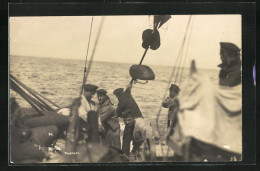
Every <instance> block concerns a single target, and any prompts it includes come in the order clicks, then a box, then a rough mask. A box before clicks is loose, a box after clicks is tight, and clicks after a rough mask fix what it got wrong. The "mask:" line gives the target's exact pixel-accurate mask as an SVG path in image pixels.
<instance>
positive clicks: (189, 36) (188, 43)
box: [178, 17, 194, 86]
mask: <svg viewBox="0 0 260 171" xmlns="http://www.w3.org/2000/svg"><path fill="white" fill-rule="evenodd" d="M193 23H194V17H193V20H192V22H191V25H193ZM191 28H192V26H191ZM191 35H192V29H190V34H189V35H188V39H187V48H186V49H189V45H190V38H191ZM185 52H186V53H185V55H184V62H183V65H182V70H181V75H180V79H179V82H178V84H179V86H180V85H181V83H182V78H183V77H182V76H183V71H184V66H185V62H186V58H187V56H188V55H187V54H188V52H187V51H185Z"/></svg>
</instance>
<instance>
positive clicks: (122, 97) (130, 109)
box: [113, 83, 143, 156]
mask: <svg viewBox="0 0 260 171" xmlns="http://www.w3.org/2000/svg"><path fill="white" fill-rule="evenodd" d="M131 89H132V83H130V84H129V85H128V86H127V89H126V90H125V91H124V89H123V88H118V89H115V90H114V92H113V94H114V95H116V97H117V98H118V102H119V103H118V106H117V109H116V112H117V115H118V117H121V118H123V119H124V123H125V130H124V135H123V145H122V150H123V152H124V153H125V154H126V155H128V156H129V154H130V143H131V141H132V140H133V131H134V127H135V119H136V118H143V116H142V113H141V111H140V109H139V107H138V105H137V103H136V101H135V99H134V98H133V96H132V95H131ZM133 146H134V147H133V151H135V150H137V149H138V148H139V146H140V144H139V143H137V142H135V141H133Z"/></svg>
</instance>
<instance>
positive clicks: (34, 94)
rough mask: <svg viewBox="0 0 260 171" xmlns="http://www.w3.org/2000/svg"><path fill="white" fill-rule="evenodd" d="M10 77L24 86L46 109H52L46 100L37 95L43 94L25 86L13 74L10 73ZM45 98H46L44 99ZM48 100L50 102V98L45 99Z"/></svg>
mask: <svg viewBox="0 0 260 171" xmlns="http://www.w3.org/2000/svg"><path fill="white" fill-rule="evenodd" d="M10 78H11V79H13V80H14V81H16V82H17V83H18V84H19V85H20V86H21V87H22V88H24V89H25V90H27V91H28V92H29V93H30V94H31V95H33V96H34V97H35V98H36V99H37V100H38V101H40V102H41V103H42V104H43V105H44V106H45V108H46V109H47V110H48V111H53V110H54V109H53V108H52V107H51V106H49V105H48V104H47V103H46V102H44V101H43V100H42V99H41V98H40V97H39V96H41V97H42V98H45V97H44V96H42V95H41V94H39V93H37V92H36V91H34V90H32V89H31V88H29V87H28V86H26V85H25V84H23V83H22V82H21V81H19V80H18V79H17V78H16V77H15V76H13V75H12V74H10ZM45 100H46V99H45ZM46 101H48V102H50V103H51V101H50V100H46ZM52 103H53V104H55V103H54V102H52ZM55 106H57V105H56V104H55Z"/></svg>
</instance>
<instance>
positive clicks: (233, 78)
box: [218, 42, 241, 87]
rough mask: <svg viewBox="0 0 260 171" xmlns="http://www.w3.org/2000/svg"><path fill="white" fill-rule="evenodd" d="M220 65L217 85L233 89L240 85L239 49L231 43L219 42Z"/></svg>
mask: <svg viewBox="0 0 260 171" xmlns="http://www.w3.org/2000/svg"><path fill="white" fill-rule="evenodd" d="M220 57H221V61H222V63H221V64H219V65H218V67H219V68H221V70H220V72H219V85H221V86H229V87H233V86H236V85H238V84H240V83H241V60H240V49H239V48H238V47H237V46H236V45H235V44H233V43H229V42H220Z"/></svg>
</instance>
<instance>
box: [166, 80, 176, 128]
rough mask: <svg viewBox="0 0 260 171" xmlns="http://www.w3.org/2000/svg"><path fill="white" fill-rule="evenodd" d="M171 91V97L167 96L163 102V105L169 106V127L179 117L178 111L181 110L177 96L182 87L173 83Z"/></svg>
mask: <svg viewBox="0 0 260 171" xmlns="http://www.w3.org/2000/svg"><path fill="white" fill-rule="evenodd" d="M169 92H170V94H169V97H167V98H166V99H165V100H164V101H163V102H162V106H163V107H164V108H169V110H168V123H167V127H168V128H169V127H170V125H171V124H172V123H173V122H175V120H176V119H177V113H178V110H179V101H178V99H177V97H178V94H179V92H180V88H179V87H178V86H177V85H176V84H171V87H170V88H169Z"/></svg>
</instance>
